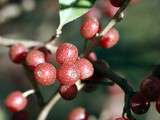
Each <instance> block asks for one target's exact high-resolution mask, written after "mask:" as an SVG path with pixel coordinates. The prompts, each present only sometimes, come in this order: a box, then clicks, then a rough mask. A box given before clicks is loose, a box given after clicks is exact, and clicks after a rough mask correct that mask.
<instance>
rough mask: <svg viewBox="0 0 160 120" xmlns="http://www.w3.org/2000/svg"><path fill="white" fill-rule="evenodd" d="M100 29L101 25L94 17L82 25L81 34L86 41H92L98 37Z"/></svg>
mask: <svg viewBox="0 0 160 120" xmlns="http://www.w3.org/2000/svg"><path fill="white" fill-rule="evenodd" d="M99 28H100V24H99V21H98V19H96V18H93V17H92V18H87V19H85V20H84V22H83V23H82V25H81V28H80V33H81V35H82V36H83V37H84V38H85V39H87V40H90V39H91V38H93V37H94V36H95V35H96V33H97V32H98V31H99Z"/></svg>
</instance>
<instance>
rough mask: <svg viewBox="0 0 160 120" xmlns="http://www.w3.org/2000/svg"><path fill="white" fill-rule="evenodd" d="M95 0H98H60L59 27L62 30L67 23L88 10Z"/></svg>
mask: <svg viewBox="0 0 160 120" xmlns="http://www.w3.org/2000/svg"><path fill="white" fill-rule="evenodd" d="M95 1H96V0H92V1H91V0H59V4H60V12H59V16H60V25H59V28H58V29H59V30H61V29H62V27H63V26H64V25H65V24H67V23H69V22H71V21H73V20H75V19H77V18H79V17H80V16H82V15H83V14H85V13H86V12H88V10H89V9H90V8H91V7H92V6H93V3H94V2H95Z"/></svg>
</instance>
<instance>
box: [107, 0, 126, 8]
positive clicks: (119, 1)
mask: <svg viewBox="0 0 160 120" xmlns="http://www.w3.org/2000/svg"><path fill="white" fill-rule="evenodd" d="M110 2H111V4H112V5H113V6H115V7H121V6H122V5H123V3H124V2H125V0H110Z"/></svg>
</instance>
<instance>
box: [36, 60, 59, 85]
mask: <svg viewBox="0 0 160 120" xmlns="http://www.w3.org/2000/svg"><path fill="white" fill-rule="evenodd" d="M34 77H35V79H36V81H37V82H38V83H39V84H41V85H44V86H48V85H51V84H53V83H54V82H55V80H56V68H55V67H54V66H53V65H52V64H50V63H41V64H39V65H37V66H36V68H35V69H34Z"/></svg>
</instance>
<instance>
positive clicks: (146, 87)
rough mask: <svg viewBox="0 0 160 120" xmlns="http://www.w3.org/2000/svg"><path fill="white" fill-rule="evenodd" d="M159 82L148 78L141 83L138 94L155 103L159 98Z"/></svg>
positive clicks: (150, 77) (151, 77)
mask: <svg viewBox="0 0 160 120" xmlns="http://www.w3.org/2000/svg"><path fill="white" fill-rule="evenodd" d="M159 91H160V80H159V79H158V78H157V77H154V76H149V77H147V78H146V79H145V80H143V81H142V82H141V85H140V93H141V94H142V95H143V96H144V97H146V98H148V100H150V101H155V100H156V99H157V98H158V97H159V96H160V92H159Z"/></svg>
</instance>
